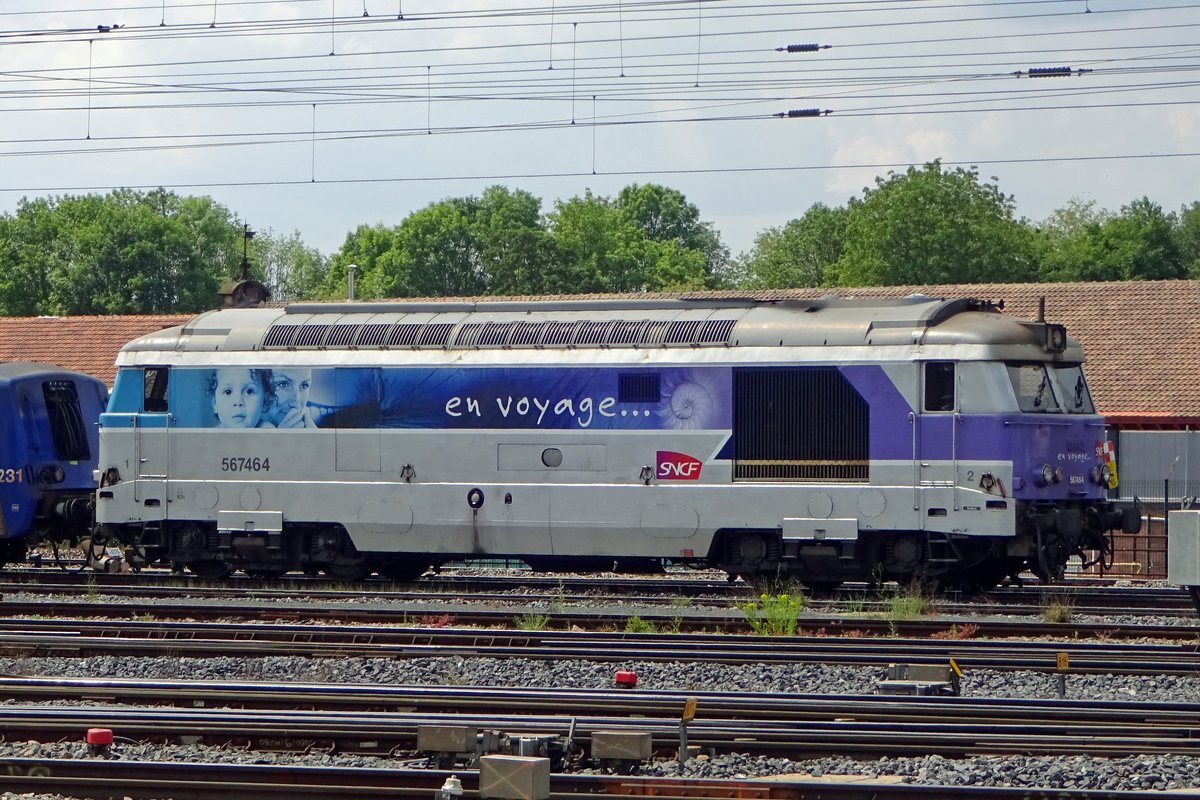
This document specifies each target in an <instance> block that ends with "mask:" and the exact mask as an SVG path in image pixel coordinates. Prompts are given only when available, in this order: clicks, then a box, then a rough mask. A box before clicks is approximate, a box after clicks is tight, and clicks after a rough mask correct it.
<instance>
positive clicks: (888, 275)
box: [825, 161, 1034, 286]
mask: <svg viewBox="0 0 1200 800" xmlns="http://www.w3.org/2000/svg"><path fill="white" fill-rule="evenodd" d="M993 180H994V179H993ZM1014 208H1015V203H1014V201H1013V198H1012V197H1011V196H1010V195H1005V194H1003V193H1002V192H1000V190H999V188H997V187H996V185H995V184H992V183H981V182H980V180H979V173H978V172H977V171H976V170H975V169H974V168H972V169H963V168H961V167H960V168H957V169H955V170H953V171H950V172H947V171H945V170H943V169H942V165H941V163H940V162H937V161H934V162H932V163H929V164H925V165H924V166H923V167H921V168H920V169H918V168H916V167H909V168H908V170H907V171H906V172H904V173H903V174H897V173H895V172H890V173H888V176H887V177H886V178H876V179H875V186H874V187H873V188H867V189H865V190H864V191H863V196H862V197H861V198H853V199H851V200H850V203H849V205H848V208H847V217H846V244H845V248H844V249H843V251H842V255H841V258H839V259H838V261H837V262H836V263H835V264H833V265H831V266H830V267H829V269H828V270H827V271H826V276H825V278H826V282H827V283H829V284H832V285H841V286H886V285H895V284H905V283H978V282H983V281H1022V280H1028V279H1029V278H1031V277H1032V275H1033V272H1034V271H1033V261H1032V242H1031V235H1030V231H1029V229H1028V228H1027V227H1026V226H1025V225H1023V224H1022V223H1021V222H1019V221H1018V220H1016V219H1015V218H1014V216H1013V213H1014Z"/></svg>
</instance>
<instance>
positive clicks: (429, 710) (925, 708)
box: [0, 677, 1200, 749]
mask: <svg viewBox="0 0 1200 800" xmlns="http://www.w3.org/2000/svg"><path fill="white" fill-rule="evenodd" d="M0 696H3V697H5V698H6V699H9V700H12V701H14V702H25V703H33V702H47V701H57V700H70V701H73V702H76V703H94V704H111V705H142V706H146V705H153V706H176V707H180V708H185V709H189V710H195V709H215V708H232V709H239V710H245V711H253V710H269V711H279V710H283V711H294V710H305V711H322V712H356V713H363V712H374V713H389V714H407V715H410V716H411V715H422V716H430V715H449V714H456V715H468V716H475V717H480V716H484V715H496V714H502V715H505V716H523V715H529V716H537V717H546V718H552V717H558V718H562V717H573V718H579V717H582V716H592V717H596V716H599V715H604V716H606V717H612V718H627V719H626V721H625V722H622V726H623V727H626V726H629V725H634V724H636V725H643V724H646V725H652V724H657V723H655V722H654V721H655V720H668V721H670V725H671V726H672V728H671V732H673V731H674V726H675V725H676V724H677V720H678V715H679V712H680V709H682V708H683V707H684V705H685V704H686V702H687V701H688V699H689V698H696V700H697V701H698V706H697V707H698V709H699V715H698V719H699V720H708V721H709V722H713V721H725V722H726V723H728V724H733V723H734V722H735V721H760V722H764V723H768V724H771V725H775V726H779V727H781V728H784V727H788V728H798V727H801V726H804V725H812V724H819V723H858V724H862V723H883V724H924V725H936V724H944V725H975V726H979V727H980V729H984V728H986V727H987V726H1003V725H1007V726H1014V725H1015V726H1021V725H1027V724H1029V723H1030V721H1031V720H1036V721H1037V724H1038V725H1053V726H1058V727H1059V728H1063V729H1071V730H1072V731H1078V730H1081V729H1083V728H1085V727H1110V728H1117V727H1119V726H1125V729H1126V730H1127V731H1133V730H1138V731H1144V732H1145V733H1146V734H1147V735H1154V736H1162V735H1164V733H1163V732H1165V731H1170V732H1171V733H1170V735H1172V736H1182V737H1184V738H1188V737H1189V736H1190V735H1191V734H1192V733H1193V732H1194V728H1195V724H1196V720H1197V719H1198V718H1200V705H1197V704H1187V703H1161V702H1160V703H1147V702H1137V703H1134V702H1111V701H1110V702H1095V701H1093V702H1083V701H1079V700H1045V699H1022V698H967V697H948V696H899V695H837V696H830V695H821V694H754V695H747V694H745V693H740V692H739V693H730V692H685V691H645V690H635V691H631V690H602V689H566V688H546V687H540V688H511V687H495V686H489V687H469V686H427V685H405V686H395V685H387V686H384V685H362V684H340V683H311V684H298V683H269V682H254V683H249V682H239V681H166V680H143V679H136V680H135V679H113V678H108V679H92V678H53V677H44V678H20V677H4V678H0ZM0 711H2V709H0ZM103 713H111V714H115V715H117V716H119V715H120V713H121V712H113V711H111V710H109V709H106V710H105V711H104V712H103ZM492 718H493V719H495V717H494V716H493V717H492ZM496 724H497V723H495V722H488V723H486V726H487V727H495V726H496ZM588 732H589V731H588V729H586V728H585V729H581V730H580V731H579V736H582V737H586V736H587V735H588ZM670 741H671V740H670V739H668V744H669V743H670ZM373 749H378V748H373Z"/></svg>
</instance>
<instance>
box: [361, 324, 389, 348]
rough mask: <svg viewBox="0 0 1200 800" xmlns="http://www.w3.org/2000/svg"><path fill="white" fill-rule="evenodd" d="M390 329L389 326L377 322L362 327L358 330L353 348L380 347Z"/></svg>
mask: <svg viewBox="0 0 1200 800" xmlns="http://www.w3.org/2000/svg"><path fill="white" fill-rule="evenodd" d="M391 329H392V326H391V325H388V324H385V323H379V322H372V323H369V324H367V325H363V326H362V327H360V328H359V329H358V336H356V337H355V338H354V346H355V347H381V346H382V345H383V343H384V342H385V341H386V340H387V334H388V331H390V330H391Z"/></svg>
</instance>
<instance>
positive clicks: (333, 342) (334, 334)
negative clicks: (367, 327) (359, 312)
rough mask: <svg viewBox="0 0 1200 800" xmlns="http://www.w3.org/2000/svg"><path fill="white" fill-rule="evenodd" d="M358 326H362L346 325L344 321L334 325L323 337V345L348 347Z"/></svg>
mask: <svg viewBox="0 0 1200 800" xmlns="http://www.w3.org/2000/svg"><path fill="white" fill-rule="evenodd" d="M360 327H362V326H361V325H347V324H345V323H339V324H337V325H334V326H333V327H332V328H331V329H330V331H329V335H328V336H326V337H325V346H326V347H348V346H349V345H350V343H351V342H352V341H354V336H355V334H357V333H358V329H359V328H360Z"/></svg>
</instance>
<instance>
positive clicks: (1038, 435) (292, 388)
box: [97, 296, 1140, 588]
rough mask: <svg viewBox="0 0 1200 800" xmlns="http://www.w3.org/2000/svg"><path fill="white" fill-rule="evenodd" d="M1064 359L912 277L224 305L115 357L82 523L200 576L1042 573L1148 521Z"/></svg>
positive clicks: (1054, 345)
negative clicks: (863, 290)
mask: <svg viewBox="0 0 1200 800" xmlns="http://www.w3.org/2000/svg"><path fill="white" fill-rule="evenodd" d="M1083 361H1084V356H1083V353H1082V351H1081V350H1080V348H1079V346H1078V344H1077V343H1076V342H1075V341H1074V340H1072V339H1070V338H1069V337H1068V336H1067V334H1066V330H1065V328H1064V327H1063V326H1061V325H1054V324H1048V323H1045V322H1026V321H1021V320H1018V319H1014V318H1012V317H1009V316H1006V315H1004V314H1003V313H1001V312H1000V311H999V310H998V309H997V308H995V307H993V306H992V305H991V304H989V303H986V302H982V301H977V300H966V299H959V300H941V299H931V298H928V297H923V296H913V297H909V298H906V299H903V300H847V299H838V298H834V297H825V298H821V299H817V300H786V301H761V300H731V299H680V300H660V299H632V300H605V301H590V300H579V301H547V302H533V303H513V302H478V303H455V302H443V303H331V304H293V305H290V306H288V307H287V308H286V309H261V308H260V309H231V310H219V311H214V312H210V313H207V314H202V315H201V316H199V317H197V318H195V319H194V320H192V321H191V322H189V323H188V324H186V325H183V326H182V327H178V328H173V329H168V330H164V331H161V332H157V333H154V334H151V335H149V336H145V337H142V338H140V339H137V340H135V341H133V342H132V343H130V344H129V345H127V346H126V347H125V348H124V349H123V350H122V352H121V354H120V355H119V357H118V362H117V363H118V375H117V380H116V385H115V388H114V390H113V395H112V399H111V402H110V405H109V408H108V412H107V413H106V414H104V415H103V417H102V422H101V431H100V464H99V470H98V474H99V476H100V483H101V486H100V491H99V495H98V500H97V521H98V522H99V523H100V524H101V529H100V530H101V534H102V535H103V536H104V537H107V538H108V539H110V540H117V541H121V542H124V543H126V544H127V545H128V546H129V547H130V550H131V552H130V553H129V556H130V557H131V558H133V559H134V560H135V561H136V560H141V561H166V562H172V563H175V564H182V565H186V566H188V567H190V568H191V569H192V570H194V571H196V572H198V573H202V574H205V575H221V574H225V573H227V572H229V571H231V570H233V569H236V568H241V569H243V570H246V571H247V572H250V573H254V574H264V575H269V574H278V573H281V572H284V571H287V570H294V569H303V570H307V571H310V572H315V571H318V570H321V571H324V572H326V573H327V574H329V575H331V576H333V577H335V578H338V579H343V580H348V579H357V578H360V577H363V576H365V575H368V574H370V573H371V572H379V573H381V574H383V575H385V576H390V577H393V578H397V579H402V578H406V577H411V576H413V575H416V574H419V573H420V572H422V571H424V570H425V569H426V568H427V567H428V566H429V565H431V564H437V563H441V562H445V561H448V560H452V559H461V558H464V557H476V558H478V557H514V558H520V559H524V560H526V561H527V562H528V563H530V564H531V565H532V566H534V567H535V568H547V569H569V568H595V567H597V566H603V567H607V568H611V567H612V566H613V564H614V562H615V563H616V565H617V567H618V568H627V569H639V568H645V567H646V566H654V565H661V564H662V563H664V562H668V561H669V562H672V563H683V564H693V565H698V566H699V565H703V566H713V567H719V568H721V569H724V570H726V571H728V572H729V573H730V574H731V575H744V576H747V577H755V576H764V575H777V574H790V575H793V576H796V577H799V578H800V579H802V580H804V581H805V582H808V583H810V584H814V585H817V584H819V585H833V584H837V583H839V582H840V581H842V580H844V579H847V578H874V579H880V580H888V579H909V578H913V577H919V578H925V579H929V580H935V581H938V582H941V583H943V584H948V585H955V584H957V585H963V586H968V587H972V588H980V587H990V586H992V585H995V584H996V583H997V582H999V581H1000V580H1002V579H1003V578H1004V577H1005V576H1007V575H1009V574H1015V573H1016V572H1018V571H1019V570H1021V569H1023V568H1029V569H1032V570H1033V571H1034V572H1035V573H1037V574H1038V575H1040V576H1041V577H1043V578H1045V579H1053V578H1055V577H1057V576H1059V575H1061V574H1062V572H1063V570H1064V567H1065V565H1066V564H1067V561H1068V559H1069V558H1070V557H1072V556H1075V555H1079V556H1081V558H1083V559H1084V560H1085V561H1096V560H1099V559H1102V558H1104V557H1105V555H1106V554H1107V553H1108V552H1109V551H1110V545H1109V531H1110V530H1112V529H1115V528H1125V529H1126V530H1136V529H1137V527H1138V526H1139V524H1140V519H1139V517H1138V514H1137V512H1136V511H1132V510H1126V511H1122V510H1120V509H1117V508H1115V507H1114V506H1113V505H1112V504H1111V503H1110V502H1109V501H1108V500H1107V491H1108V489H1109V484H1110V482H1111V481H1112V480H1113V475H1112V474H1111V471H1110V470H1111V469H1112V466H1111V465H1110V464H1109V463H1108V461H1107V460H1106V455H1105V450H1104V443H1105V439H1106V434H1105V428H1104V420H1103V418H1101V417H1100V416H1097V415H1096V413H1095V409H1094V407H1093V404H1092V399H1091V396H1090V394H1089V392H1088V387H1087V383H1086V381H1085V380H1084V375H1083V368H1082V364H1083Z"/></svg>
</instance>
